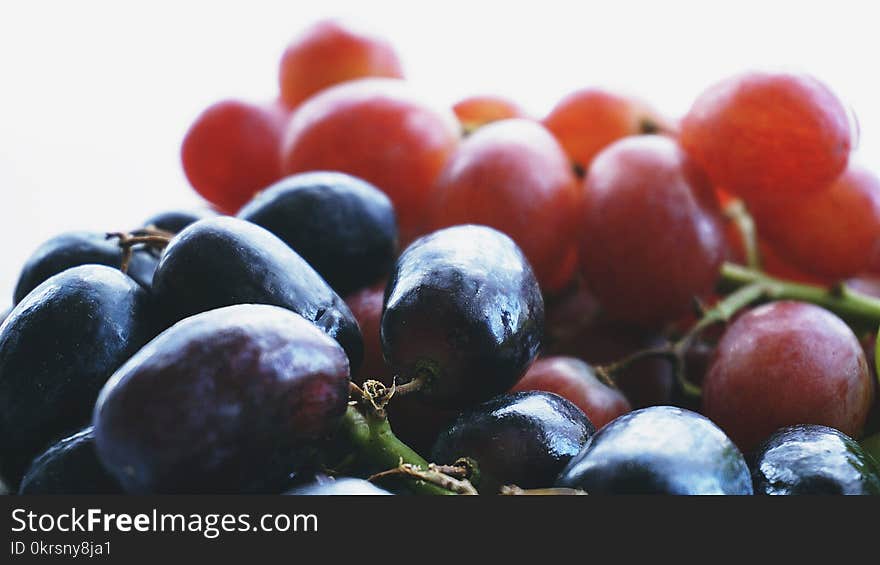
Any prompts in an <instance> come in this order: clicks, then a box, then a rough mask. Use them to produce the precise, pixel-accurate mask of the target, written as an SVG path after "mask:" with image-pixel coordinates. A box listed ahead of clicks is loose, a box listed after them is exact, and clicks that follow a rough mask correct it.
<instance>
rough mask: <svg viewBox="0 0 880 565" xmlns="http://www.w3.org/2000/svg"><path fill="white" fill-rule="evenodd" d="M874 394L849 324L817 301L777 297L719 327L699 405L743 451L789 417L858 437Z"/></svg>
mask: <svg viewBox="0 0 880 565" xmlns="http://www.w3.org/2000/svg"><path fill="white" fill-rule="evenodd" d="M872 396H873V384H872V382H871V374H870V371H869V370H868V365H867V362H866V360H865V354H864V351H863V350H862V346H861V344H860V343H859V340H858V338H856V336H855V334H853V332H852V330H850V329H849V327H848V326H847V325H846V324H845V323H844V322H843V321H842V320H841V319H840V318H838V317H837V316H835V315H834V314H832V313H831V312H828V311H827V310H824V309H822V308H819V307H818V306H814V305H811V304H806V303H802V302H789V301H782V302H775V303H772V304H768V305H766V306H761V307H759V308H755V309H754V310H751V311H749V312H747V313H745V314H743V315H742V316H740V317H739V318H738V319H737V320H736V321H734V322H733V323H732V324H731V325H730V327H729V328H728V329H727V330H726V331H725V332H724V335H723V336H722V338H721V341H720V342H719V344H718V348H717V349H716V352H715V355H714V357H713V359H712V362H711V365H710V367H709V372H708V374H707V375H706V378H705V382H704V384H703V412H704V413H705V414H706V416H708V417H709V418H711V419H712V420H713V421H714V422H715V423H717V424H718V425H719V426H720V427H721V428H722V429H723V430H724V431H725V432H726V433H727V434H728V435H729V436H730V438H731V439H733V441H734V442H735V443H736V444H737V445H738V446H739V447H740V448H741V449H743V450H744V451H748V450H750V449H752V448H754V447H755V446H756V445H757V444H758V443H759V442H761V441H763V440H764V439H766V438H767V437H769V436H770V434H771V433H773V432H774V431H775V430H777V429H779V428H781V427H783V426H788V425H794V424H819V425H825V426H830V427H833V428H836V429H838V430H840V431H841V432H843V433H845V434H847V435H849V436H852V437H858V436H859V434H860V433H861V431H862V427H863V426H864V424H865V420H866V418H867V415H868V410H869V409H870V407H871V403H872V401H873V398H872Z"/></svg>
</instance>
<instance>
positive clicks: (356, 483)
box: [284, 477, 391, 496]
mask: <svg viewBox="0 0 880 565" xmlns="http://www.w3.org/2000/svg"><path fill="white" fill-rule="evenodd" d="M284 494H289V495H296V496H372V495H380V496H381V495H390V494H391V493H390V492H388V491H387V490H385V489H381V488H379V487H377V486H376V485H374V484H373V483H371V482H370V481H365V480H364V479H356V478H352V477H339V478H336V479H326V480H324V481H319V482H315V483H312V484H308V485H305V486H302V487H299V488H295V489H293V490H290V491H287V492H286V493H284Z"/></svg>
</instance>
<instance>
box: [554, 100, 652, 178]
mask: <svg viewBox="0 0 880 565" xmlns="http://www.w3.org/2000/svg"><path fill="white" fill-rule="evenodd" d="M543 124H544V125H545V126H546V127H547V129H549V130H550V131H551V132H552V133H553V135H554V136H556V139H557V140H559V143H560V144H561V145H562V147H563V149H565V153H566V154H567V155H568V158H569V160H570V161H571V162H572V163H574V165H575V166H576V167H577V168H578V169H579V170H580V171H586V170H588V169H589V167H590V164H591V163H592V162H593V159H594V158H595V157H596V155H598V154H599V152H600V151H602V149H604V148H605V147H607V146H609V145H611V144H612V143H614V142H615V141H617V140H618V139H622V138H624V137H627V136H630V135H640V134H649V133H656V132H658V131H659V130H660V129H661V128H663V127H665V126H664V124H663V121H662V120H661V119H660V117H659V116H658V115H657V113H656V112H655V111H654V110H653V109H651V108H650V107H648V106H647V105H646V104H644V103H643V102H641V101H639V100H635V99H632V98H628V97H625V96H621V95H619V94H616V93H613V92H609V91H607V90H603V89H601V88H584V89H581V90H576V91H574V92H572V93H571V94H569V95H567V96H565V97H564V98H563V99H562V100H560V101H559V103H558V104H556V106H554V108H553V109H552V110H551V111H550V113H549V114H548V115H547V117H545V118H544V120H543Z"/></svg>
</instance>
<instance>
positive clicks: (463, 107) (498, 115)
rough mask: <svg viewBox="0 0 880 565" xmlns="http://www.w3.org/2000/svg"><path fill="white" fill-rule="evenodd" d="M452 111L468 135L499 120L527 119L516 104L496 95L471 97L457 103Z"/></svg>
mask: <svg viewBox="0 0 880 565" xmlns="http://www.w3.org/2000/svg"><path fill="white" fill-rule="evenodd" d="M452 111H453V112H455V117H456V118H458V122H459V123H460V124H461V129H462V130H463V131H464V132H466V133H470V132H473V131H474V130H476V129H477V128H480V127H482V126H484V125H486V124H489V123H492V122H497V121H498V120H506V119H510V118H525V117H526V113H525V111H524V110H523V109H522V108H520V107H519V105H518V104H517V103H516V102H513V101H512V100H508V99H507V98H504V97H503V96H496V95H483V96H469V97H468V98H464V99H462V100H459V101H458V102H456V103H455V105H454V106H452Z"/></svg>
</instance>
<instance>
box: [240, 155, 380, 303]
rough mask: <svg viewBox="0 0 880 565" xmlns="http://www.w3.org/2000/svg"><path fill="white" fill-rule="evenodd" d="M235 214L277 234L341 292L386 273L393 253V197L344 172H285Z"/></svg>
mask: <svg viewBox="0 0 880 565" xmlns="http://www.w3.org/2000/svg"><path fill="white" fill-rule="evenodd" d="M238 217H239V218H241V219H243V220H247V221H249V222H253V223H255V224H257V225H259V226H262V227H264V228H266V229H267V230H269V231H270V232H272V233H274V234H275V235H277V236H278V237H279V238H281V240H282V241H284V242H285V243H287V245H289V246H290V247H291V248H292V249H293V250H294V251H296V252H297V253H299V255H300V256H301V257H302V258H303V259H305V260H306V261H308V263H309V265H311V266H312V267H314V269H315V270H316V271H318V273H319V274H320V275H321V276H322V277H324V280H326V281H327V283H328V284H329V285H330V286H331V287H333V290H335V291H336V292H337V293H339V294H340V295H343V296H344V295H346V294H349V293H350V292H353V291H355V290H359V289H361V288H364V287H367V286H370V285H372V284H373V283H375V282H376V281H378V280H379V279H380V278H382V277H384V276H387V274H388V271H389V270H390V269H391V265H392V264H393V263H394V258H395V256H396V255H397V217H396V216H395V214H394V207H393V206H392V205H391V200H389V199H388V197H387V196H385V194H384V193H383V192H382V191H380V190H379V189H378V188H376V187H375V186H373V185H372V184H370V183H368V182H366V181H363V180H361V179H359V178H356V177H353V176H351V175H347V174H345V173H336V172H311V173H301V174H298V175H292V176H289V177H287V178H285V179H282V180H280V181H278V182H277V183H275V184H273V185H272V186H270V187H269V188H267V189H266V190H264V191H262V192H260V193H259V194H257V196H255V197H254V199H253V200H251V201H250V202H249V203H248V204H246V205H245V206H244V208H242V209H241V210H239V212H238Z"/></svg>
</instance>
